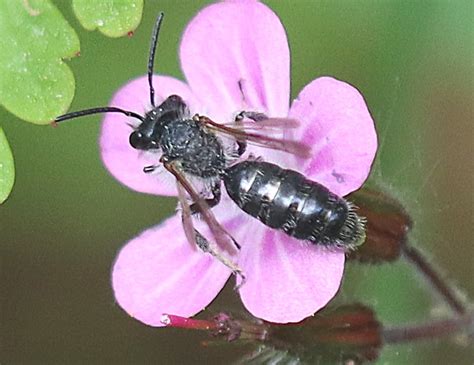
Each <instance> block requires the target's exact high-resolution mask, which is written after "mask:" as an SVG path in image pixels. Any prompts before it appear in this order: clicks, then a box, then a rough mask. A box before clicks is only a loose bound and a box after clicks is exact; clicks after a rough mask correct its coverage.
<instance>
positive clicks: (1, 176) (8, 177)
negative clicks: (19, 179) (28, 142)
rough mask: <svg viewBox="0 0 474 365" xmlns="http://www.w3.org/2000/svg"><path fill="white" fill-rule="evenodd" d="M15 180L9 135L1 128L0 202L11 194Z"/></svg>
mask: <svg viewBox="0 0 474 365" xmlns="http://www.w3.org/2000/svg"><path fill="white" fill-rule="evenodd" d="M14 182H15V167H14V165H13V155H12V151H11V150H10V146H9V145H8V141H7V137H6V136H5V133H4V132H3V129H2V128H0V204H1V203H3V202H4V201H5V200H6V199H7V198H8V195H10V191H11V190H12V188H13V183H14Z"/></svg>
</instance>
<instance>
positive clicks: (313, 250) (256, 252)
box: [239, 228, 344, 323]
mask: <svg viewBox="0 0 474 365" xmlns="http://www.w3.org/2000/svg"><path fill="white" fill-rule="evenodd" d="M249 230H250V231H251V232H252V238H253V239H252V241H253V245H249V244H248V245H244V246H243V247H242V252H241V257H240V261H239V264H240V266H241V267H242V268H243V269H244V272H245V274H246V276H247V281H246V282H245V284H244V285H243V286H242V287H241V289H240V295H241V298H242V302H243V303H244V305H245V307H246V308H247V309H248V310H249V312H250V313H252V314H253V315H254V316H255V317H258V318H262V319H264V320H266V321H269V322H276V323H289V322H299V321H301V320H303V319H304V318H306V317H309V316H311V315H313V314H314V313H315V312H316V311H318V310H319V309H321V308H323V307H324V306H325V305H326V304H327V303H328V302H329V301H330V300H331V299H332V298H333V297H334V296H335V294H336V293H337V291H338V289H339V286H340V283H341V280H342V275H343V271H344V253H343V252H341V251H329V250H327V249H324V248H321V247H318V246H315V245H311V244H309V243H306V242H302V241H298V240H296V239H292V238H289V237H288V236H286V235H285V234H283V233H281V232H276V231H272V230H270V229H267V228H260V229H259V228H256V229H253V228H249ZM257 231H260V232H261V234H260V235H259V234H258V233H256V232H257ZM249 239H250V237H249Z"/></svg>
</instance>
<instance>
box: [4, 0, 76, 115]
mask: <svg viewBox="0 0 474 365" xmlns="http://www.w3.org/2000/svg"><path fill="white" fill-rule="evenodd" d="M78 53H79V38H78V37H77V35H76V33H75V32H74V30H73V29H72V28H71V26H70V25H69V24H68V23H67V21H66V20H65V19H64V18H63V16H62V15H61V13H60V12H59V11H58V10H57V9H56V8H55V7H54V6H53V5H52V4H51V2H50V1H49V0H22V1H20V0H13V1H11V0H0V103H1V104H3V105H4V106H5V108H6V109H8V110H9V111H10V112H12V113H13V114H15V115H16V116H18V117H19V118H21V119H24V120H26V121H29V122H32V123H35V124H46V123H49V122H50V121H51V120H52V119H54V118H55V117H56V116H58V115H59V114H62V113H64V112H65V111H66V110H67V109H68V107H69V105H70V104H71V100H72V98H73V96H74V85H75V84H74V76H73V74H72V72H71V70H70V69H69V67H68V66H67V65H66V64H65V63H64V62H63V61H62V59H63V58H70V57H73V56H75V55H77V54H78Z"/></svg>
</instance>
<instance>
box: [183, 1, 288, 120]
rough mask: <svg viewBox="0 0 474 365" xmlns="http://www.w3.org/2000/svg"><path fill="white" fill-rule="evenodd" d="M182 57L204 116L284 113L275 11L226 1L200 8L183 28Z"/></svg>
mask: <svg viewBox="0 0 474 365" xmlns="http://www.w3.org/2000/svg"><path fill="white" fill-rule="evenodd" d="M180 59H181V67H182V69H183V71H184V74H185V75H186V78H187V80H188V83H189V85H190V87H191V88H192V90H193V91H194V92H195V94H196V95H199V96H201V97H202V100H203V102H202V104H203V105H206V106H207V107H208V110H205V111H201V113H202V114H207V115H209V116H211V117H213V118H215V119H216V120H218V121H222V122H229V121H231V118H233V116H234V114H235V112H237V111H242V110H254V111H264V112H268V113H269V114H271V116H286V115H287V112H288V102H289V95H290V94H289V93H290V76H289V75H290V74H289V72H290V54H289V49H288V42H287V39H286V33H285V30H284V28H283V26H282V24H281V22H280V20H279V19H278V17H277V16H276V15H275V13H273V11H272V10H270V9H269V8H268V7H267V6H265V5H263V4H262V3H260V2H257V1H235V2H230V1H229V2H221V3H218V4H214V5H211V6H208V7H206V8H204V9H203V10H201V11H200V12H199V13H198V14H197V16H196V17H195V18H194V19H193V20H192V21H191V22H190V23H189V24H188V27H187V28H186V31H185V33H184V36H183V39H182V42H181V49H180ZM239 82H241V83H242V88H243V93H244V95H245V100H244V98H243V95H242V92H241V91H240V89H239Z"/></svg>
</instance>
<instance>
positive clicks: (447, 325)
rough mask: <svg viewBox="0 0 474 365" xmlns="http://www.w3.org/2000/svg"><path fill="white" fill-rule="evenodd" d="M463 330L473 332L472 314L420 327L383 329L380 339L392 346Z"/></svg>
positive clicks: (473, 321)
mask: <svg viewBox="0 0 474 365" xmlns="http://www.w3.org/2000/svg"><path fill="white" fill-rule="evenodd" d="M464 329H467V330H468V332H472V331H473V329H474V317H473V315H472V314H470V315H463V316H460V317H456V318H451V319H444V320H438V321H432V322H429V323H425V324H421V325H414V326H403V327H392V328H384V329H383V331H382V337H383V340H384V342H385V343H386V344H388V343H391V344H393V343H401V342H410V341H416V340H422V339H434V338H438V337H442V336H447V335H450V334H453V333H456V332H459V331H462V330H464Z"/></svg>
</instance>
